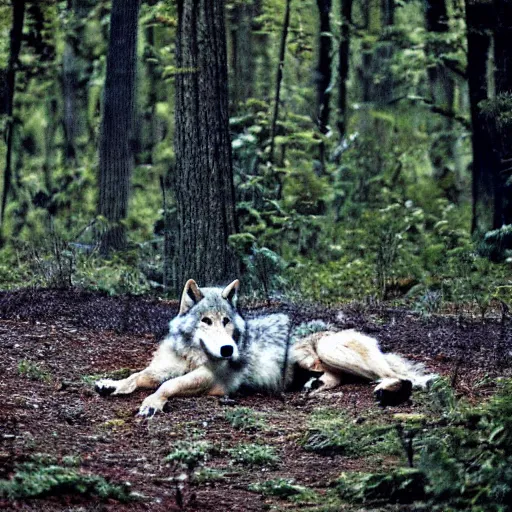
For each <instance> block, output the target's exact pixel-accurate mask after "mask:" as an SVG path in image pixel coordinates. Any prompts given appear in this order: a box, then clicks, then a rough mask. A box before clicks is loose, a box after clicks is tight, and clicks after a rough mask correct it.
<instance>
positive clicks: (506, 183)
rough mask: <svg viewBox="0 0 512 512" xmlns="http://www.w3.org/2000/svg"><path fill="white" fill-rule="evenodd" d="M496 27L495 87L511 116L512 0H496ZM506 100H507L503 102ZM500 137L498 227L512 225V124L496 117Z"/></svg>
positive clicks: (503, 112)
mask: <svg viewBox="0 0 512 512" xmlns="http://www.w3.org/2000/svg"><path fill="white" fill-rule="evenodd" d="M494 5H495V10H496V29H495V31H494V57H495V87H496V100H497V102H498V105H499V108H498V116H500V115H501V116H503V118H506V117H507V116H508V118H510V115H511V114H512V112H511V111H510V110H511V109H510V100H509V99H508V98H511V97H512V96H511V95H512V0H494ZM503 100H505V101H503ZM495 126H496V132H495V133H496V136H497V140H496V142H495V144H494V148H495V151H496V153H497V155H496V158H497V160H498V169H497V175H498V180H499V187H498V190H497V193H498V194H499V195H498V197H497V200H496V206H497V211H496V215H495V219H494V224H495V225H494V227H495V228H499V227H501V226H502V225H504V224H512V123H511V122H510V121H508V122H500V121H499V120H498V119H495Z"/></svg>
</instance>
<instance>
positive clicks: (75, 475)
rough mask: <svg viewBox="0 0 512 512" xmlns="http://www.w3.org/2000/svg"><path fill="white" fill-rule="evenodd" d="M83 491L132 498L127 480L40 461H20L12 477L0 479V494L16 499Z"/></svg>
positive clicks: (119, 498)
mask: <svg viewBox="0 0 512 512" xmlns="http://www.w3.org/2000/svg"><path fill="white" fill-rule="evenodd" d="M64 494H71V495H76V494H81V495H85V496H94V497H97V498H100V499H102V500H108V499H115V500H118V501H121V502H128V501H131V500H132V499H133V497H132V496H131V494H130V488H129V486H128V485H127V484H114V483H111V482H109V481H107V480H105V479H104V478H103V477H101V476H98V475H90V474H83V473H81V472H79V471H78V470H76V469H71V468H65V467H61V466H55V465H41V464H38V463H25V464H20V465H19V466H18V467H17V469H16V471H15V473H14V476H13V477H12V478H11V479H10V480H1V481H0V496H1V497H4V498H8V499H11V500H14V499H25V498H41V497H46V496H61V495H64Z"/></svg>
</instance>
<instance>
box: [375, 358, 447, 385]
mask: <svg viewBox="0 0 512 512" xmlns="http://www.w3.org/2000/svg"><path fill="white" fill-rule="evenodd" d="M384 358H385V359H386V362H387V363H388V365H389V367H390V368H391V370H393V372H394V373H396V375H397V376H398V377H399V378H400V379H403V380H410V381H411V383H412V385H413V387H415V388H425V387H427V385H428V383H429V382H430V381H432V380H433V379H435V378H436V377H437V375H436V374H433V373H430V374H427V373H426V371H425V366H424V365H423V364H421V363H416V362H413V361H409V360H408V359H405V358H404V357H402V356H399V355H398V354H393V353H391V354H384Z"/></svg>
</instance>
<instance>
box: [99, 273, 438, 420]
mask: <svg viewBox="0 0 512 512" xmlns="http://www.w3.org/2000/svg"><path fill="white" fill-rule="evenodd" d="M238 287H239V281H238V280H236V281H234V282H233V283H231V284H230V285H229V286H227V287H226V288H199V286H198V285H197V284H196V282H195V281H193V280H189V281H188V282H187V283H186V285H185V288H184V290H183V295H182V299H181V305H180V311H179V314H178V316H177V317H175V318H174V319H173V320H171V322H170V324H169V334H168V335H167V337H166V338H165V339H164V340H163V341H162V343H161V344H160V347H159V348H158V350H157V351H156V352H155V354H154V356H153V360H152V361H151V363H150V365H149V366H148V367H147V368H146V369H144V370H142V371H140V372H137V373H134V374H133V375H131V376H130V377H128V378H126V379H123V380H119V381H114V380H110V379H102V380H100V381H98V382H97V383H96V390H97V391H98V393H100V394H102V395H109V394H113V395H122V394H128V393H132V392H133V391H135V390H136V389H137V388H156V387H158V386H159V387H158V389H157V391H156V392H155V393H153V394H152V395H150V396H148V397H147V398H146V399H145V400H144V401H143V403H142V405H141V407H140V410H139V414H140V415H142V416H152V415H153V414H154V413H155V412H157V411H160V410H162V409H163V406H164V405H165V402H166V401H167V400H168V399H169V398H171V397H173V396H190V395H199V394H210V395H220V396H222V395H226V394H230V393H233V392H235V391H237V390H238V389H240V388H241V387H242V386H243V387H248V388H252V389H254V390H266V391H274V392H276V391H280V390H282V389H283V388H289V387H290V386H292V385H293V383H294V380H295V377H296V375H297V372H296V370H297V369H302V370H306V371H307V372H311V375H315V374H316V375H318V374H319V373H321V376H320V377H316V378H313V379H312V380H311V381H310V382H309V383H308V385H309V387H310V388H311V389H314V391H313V393H317V392H319V391H324V390H327V389H331V388H333V387H335V386H338V385H339V384H341V381H342V378H343V375H344V374H352V375H356V376H359V377H364V378H366V379H369V380H380V383H379V384H378V385H377V387H376V389H375V391H376V393H377V395H378V396H379V397H380V398H381V399H383V400H385V401H386V400H387V401H389V402H390V403H392V402H397V401H400V400H403V399H407V398H408V397H409V395H410V389H411V388H412V385H420V386H421V385H424V384H426V382H427V380H428V379H429V378H430V376H425V375H423V369H422V368H421V366H420V365H415V364H412V363H410V362H409V361H406V360H405V359H403V358H401V357H400V356H398V355H396V354H383V353H382V352H381V351H380V349H379V346H378V344H377V341H376V340H375V339H373V338H371V337H369V336H366V335H364V334H362V333H360V332H357V331H354V330H344V331H339V332H335V331H332V330H329V329H328V327H327V326H325V328H324V329H323V330H322V331H321V332H315V333H313V334H310V335H308V336H306V337H303V338H301V339H298V340H296V339H295V336H291V337H290V334H291V333H290V319H289V317H288V316H286V315H283V314H272V315H266V316H261V317H258V318H254V319H250V320H244V319H243V318H242V317H241V315H240V314H239V313H238V311H237V309H236V299H237V291H238ZM287 349H288V350H287ZM390 396H393V397H395V398H391V399H389V397H390ZM386 397H388V398H386ZM396 397H399V399H398V400H397V399H396Z"/></svg>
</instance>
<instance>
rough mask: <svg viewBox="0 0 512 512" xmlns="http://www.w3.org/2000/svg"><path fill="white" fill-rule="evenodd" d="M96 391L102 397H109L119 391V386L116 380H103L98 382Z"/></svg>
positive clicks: (95, 387)
mask: <svg viewBox="0 0 512 512" xmlns="http://www.w3.org/2000/svg"><path fill="white" fill-rule="evenodd" d="M94 389H95V391H96V393H98V394H100V395H101V396H109V395H111V394H112V393H115V391H116V390H117V384H116V381H115V380H111V379H101V380H98V381H96V383H95V385H94Z"/></svg>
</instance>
